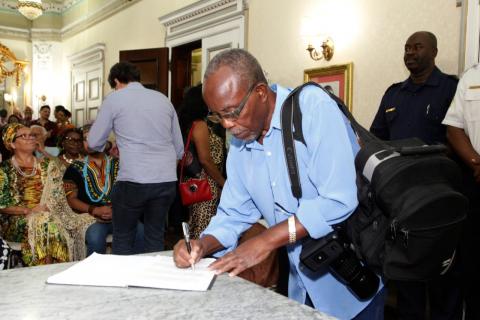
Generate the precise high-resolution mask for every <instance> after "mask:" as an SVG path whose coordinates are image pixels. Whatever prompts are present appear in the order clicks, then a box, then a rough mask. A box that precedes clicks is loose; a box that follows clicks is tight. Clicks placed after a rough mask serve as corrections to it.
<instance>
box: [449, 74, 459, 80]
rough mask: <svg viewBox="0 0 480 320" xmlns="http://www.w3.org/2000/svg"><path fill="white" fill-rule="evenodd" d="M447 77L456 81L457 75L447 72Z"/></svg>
mask: <svg viewBox="0 0 480 320" xmlns="http://www.w3.org/2000/svg"><path fill="white" fill-rule="evenodd" d="M447 78H450V79H452V80H455V81H457V82H458V77H457V75H455V74H447Z"/></svg>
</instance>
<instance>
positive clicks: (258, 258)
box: [209, 235, 274, 277]
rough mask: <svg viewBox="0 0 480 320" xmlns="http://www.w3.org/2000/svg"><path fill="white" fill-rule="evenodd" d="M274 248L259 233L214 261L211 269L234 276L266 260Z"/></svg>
mask: <svg viewBox="0 0 480 320" xmlns="http://www.w3.org/2000/svg"><path fill="white" fill-rule="evenodd" d="M273 249H274V248H271V247H270V246H269V245H268V243H267V241H266V240H265V239H264V238H263V237H262V236H261V235H259V236H256V237H254V238H252V239H249V240H247V241H245V242H244V243H242V244H241V245H240V246H238V248H237V249H235V250H234V251H232V252H229V253H227V254H226V255H224V256H223V257H221V258H220V259H218V260H217V261H215V262H214V263H212V264H211V265H210V266H209V269H210V270H213V271H215V273H216V274H221V273H224V272H228V273H229V275H230V276H231V277H233V276H236V275H238V274H239V273H241V272H243V271H244V270H246V269H248V268H251V267H253V266H255V265H257V264H259V263H260V262H262V261H263V260H265V259H266V258H267V257H268V255H269V254H270V252H271V251H272V250H273Z"/></svg>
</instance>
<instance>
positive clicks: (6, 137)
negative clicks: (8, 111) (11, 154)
mask: <svg viewBox="0 0 480 320" xmlns="http://www.w3.org/2000/svg"><path fill="white" fill-rule="evenodd" d="M24 127H25V126H24V125H23V124H21V123H11V124H8V125H6V126H5V127H4V128H3V134H2V140H3V144H4V145H5V148H7V149H8V150H10V151H12V146H11V143H12V142H13V139H15V135H16V134H17V132H18V130H20V129H21V128H24Z"/></svg>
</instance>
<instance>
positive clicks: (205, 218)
mask: <svg viewBox="0 0 480 320" xmlns="http://www.w3.org/2000/svg"><path fill="white" fill-rule="evenodd" d="M208 143H209V145H210V156H211V157H212V160H213V162H214V164H215V166H216V167H217V169H218V170H220V172H221V171H222V168H223V162H224V160H225V154H224V147H223V146H224V140H223V139H222V138H221V137H220V136H218V135H216V134H215V133H214V132H213V130H212V128H210V127H208ZM201 176H202V177H205V176H206V177H207V180H208V184H209V185H210V189H211V190H212V195H213V199H212V200H210V201H204V202H199V203H195V204H192V205H191V206H190V207H189V211H190V219H189V222H188V223H189V226H190V237H192V238H193V239H198V238H199V237H200V234H201V233H202V232H203V230H205V228H206V227H207V226H208V224H209V222H210V219H212V217H213V216H214V215H215V213H216V212H217V206H218V201H219V198H220V186H219V185H218V183H216V182H215V180H213V179H212V178H211V177H210V176H209V175H208V174H207V173H206V172H205V169H202V173H201Z"/></svg>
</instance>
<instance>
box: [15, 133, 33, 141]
mask: <svg viewBox="0 0 480 320" xmlns="http://www.w3.org/2000/svg"><path fill="white" fill-rule="evenodd" d="M18 138H21V139H24V140H32V139H36V138H37V135H36V134H34V133H23V134H19V135H16V136H15V137H14V138H13V141H15V140H17V139H18Z"/></svg>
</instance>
